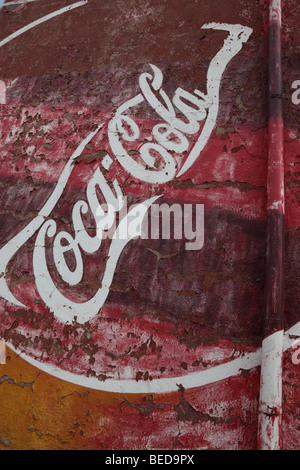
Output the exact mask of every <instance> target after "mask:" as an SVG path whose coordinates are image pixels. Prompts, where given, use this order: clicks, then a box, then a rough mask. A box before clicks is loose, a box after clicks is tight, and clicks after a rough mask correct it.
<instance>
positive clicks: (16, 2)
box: [3, 0, 40, 7]
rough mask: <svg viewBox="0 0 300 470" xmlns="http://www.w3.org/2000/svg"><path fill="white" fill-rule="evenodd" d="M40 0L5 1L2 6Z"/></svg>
mask: <svg viewBox="0 0 300 470" xmlns="http://www.w3.org/2000/svg"><path fill="white" fill-rule="evenodd" d="M38 1H40V0H15V1H14V2H6V3H4V5H3V6H5V7H8V6H10V5H22V4H23V3H30V2H38Z"/></svg>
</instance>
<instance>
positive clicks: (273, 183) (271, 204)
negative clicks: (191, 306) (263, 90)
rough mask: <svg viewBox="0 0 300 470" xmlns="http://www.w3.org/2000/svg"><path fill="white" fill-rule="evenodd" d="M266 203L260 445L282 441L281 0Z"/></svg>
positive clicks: (274, 34) (272, 39) (273, 52)
mask: <svg viewBox="0 0 300 470" xmlns="http://www.w3.org/2000/svg"><path fill="white" fill-rule="evenodd" d="M268 33H269V87H268V147H269V148H268V182H267V188H268V206H267V254H266V274H265V312H264V321H263V337H264V340H263V346H262V370H261V394H260V405H259V430H258V447H259V449H270V450H276V449H279V448H280V446H281V413H282V410H281V395H282V392H281V387H282V384H281V382H282V342H283V328H284V313H283V277H284V270H283V253H284V151H283V130H284V124H283V116H282V62H281V0H270V3H269V32H268Z"/></svg>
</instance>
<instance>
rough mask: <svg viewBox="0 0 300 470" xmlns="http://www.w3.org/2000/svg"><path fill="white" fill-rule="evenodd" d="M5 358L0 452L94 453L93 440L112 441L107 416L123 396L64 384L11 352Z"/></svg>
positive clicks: (0, 369)
mask: <svg viewBox="0 0 300 470" xmlns="http://www.w3.org/2000/svg"><path fill="white" fill-rule="evenodd" d="M6 354H7V361H6V364H5V365H0V402H1V416H0V449H3V450H4V449H7V450H8V449H9V450H30V449H34V450H43V449H80V448H85V447H87V448H93V446H94V445H93V441H94V439H95V438H96V439H99V437H100V436H101V435H102V436H103V439H104V440H107V438H109V436H106V434H107V432H108V433H109V434H110V433H111V430H112V428H111V425H113V423H112V422H111V418H110V417H109V416H112V417H113V415H114V413H113V412H112V413H111V412H109V411H112V409H114V408H116V407H117V408H119V405H120V402H121V401H122V400H123V398H122V397H121V396H118V395H114V394H111V393H105V392H98V391H94V390H89V389H86V388H83V387H80V386H76V385H73V384H70V383H68V382H64V381H62V380H59V379H56V378H55V377H52V376H50V375H48V374H46V373H44V372H41V371H40V370H38V369H36V368H35V367H33V366H31V365H30V364H28V363H27V362H26V361H24V360H23V359H21V358H20V357H17V355H16V354H15V353H14V352H12V351H10V350H9V349H8V348H6ZM1 439H2V440H1ZM8 440H9V441H8ZM8 442H10V444H9V445H8Z"/></svg>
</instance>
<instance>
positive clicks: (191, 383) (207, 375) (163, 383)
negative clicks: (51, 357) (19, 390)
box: [6, 322, 300, 393]
mask: <svg viewBox="0 0 300 470" xmlns="http://www.w3.org/2000/svg"><path fill="white" fill-rule="evenodd" d="M295 336H298V337H300V322H299V323H297V324H296V325H294V326H293V327H292V328H290V329H289V330H288V331H286V332H285V333H284V344H283V351H286V350H288V349H289V348H290V347H292V344H293V342H294V340H295ZM6 345H7V346H8V347H9V348H10V349H11V350H12V351H14V352H15V353H16V354H18V355H19V356H20V357H22V358H23V359H24V360H25V361H26V362H28V363H29V364H31V365H32V366H34V367H36V368H37V369H39V370H41V371H43V372H46V373H47V374H49V375H51V376H53V377H56V378H57V379H60V380H64V381H66V382H70V383H73V384H75V385H80V386H82V387H87V388H91V389H94V390H100V391H105V392H113V393H170V392H174V391H178V387H179V385H182V386H183V387H184V388H185V389H186V390H187V389H189V388H196V387H203V386H204V385H208V384H211V383H215V382H219V381H220V380H224V379H226V378H229V377H234V376H237V375H239V374H240V373H241V372H242V371H243V370H250V369H253V368H254V367H257V366H260V365H261V360H262V350H261V348H259V349H257V351H255V352H252V353H249V354H246V355H245V356H243V357H239V358H237V359H233V360H232V361H230V362H226V363H224V364H220V365H218V366H215V367H210V368H209V369H206V370H201V371H198V372H193V373H191V374H187V375H184V376H180V377H172V378H164V379H154V380H152V381H150V380H149V381H147V382H146V381H142V380H141V381H139V382H137V381H136V380H125V379H121V380H116V379H107V380H105V381H104V382H101V381H99V380H98V379H97V378H95V377H86V376H84V375H79V374H74V373H72V372H68V371H64V370H62V369H59V368H57V367H55V366H54V365H51V364H47V363H45V362H40V361H38V360H36V359H33V358H32V357H30V356H28V355H27V354H26V353H24V352H22V351H20V350H19V349H16V348H15V347H14V346H13V345H12V344H10V343H8V342H6Z"/></svg>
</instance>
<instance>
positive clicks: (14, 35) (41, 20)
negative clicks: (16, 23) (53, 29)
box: [0, 0, 88, 47]
mask: <svg viewBox="0 0 300 470" xmlns="http://www.w3.org/2000/svg"><path fill="white" fill-rule="evenodd" d="M87 2H88V0H82V1H80V2H77V3H73V4H72V5H68V6H67V7H64V8H61V9H60V10H56V11H53V12H52V13H49V14H48V15H46V16H42V18H39V19H38V20H36V21H33V22H32V23H29V24H28V25H26V26H24V27H23V28H21V29H18V30H17V31H15V32H14V33H12V34H11V35H10V36H8V37H7V38H5V39H2V41H0V47H2V46H4V45H5V44H7V43H8V42H10V41H12V40H13V39H15V38H17V37H18V36H20V35H21V34H23V33H26V31H29V30H30V29H32V28H35V26H38V25H40V24H42V23H44V22H45V21H48V20H51V19H52V18H54V17H55V16H58V15H62V14H63V13H66V12H68V11H71V10H73V9H74V8H78V7H81V6H83V5H86V4H87Z"/></svg>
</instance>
